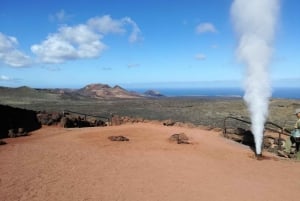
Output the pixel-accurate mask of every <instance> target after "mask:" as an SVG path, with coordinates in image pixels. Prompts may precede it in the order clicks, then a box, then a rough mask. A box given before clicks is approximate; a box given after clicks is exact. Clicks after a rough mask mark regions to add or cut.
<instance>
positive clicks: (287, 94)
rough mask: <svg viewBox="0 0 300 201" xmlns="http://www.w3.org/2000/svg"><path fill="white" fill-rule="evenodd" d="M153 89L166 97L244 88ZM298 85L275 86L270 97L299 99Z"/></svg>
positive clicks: (232, 93) (227, 93)
mask: <svg viewBox="0 0 300 201" xmlns="http://www.w3.org/2000/svg"><path fill="white" fill-rule="evenodd" d="M128 90H130V91H136V92H138V93H143V92H145V91H146V90H148V89H146V88H130V89H128ZM154 90H155V91H158V92H160V94H163V95H164V96H167V97H177V96H211V97H220V96H221V97H222V96H223V97H243V95H244V90H243V89H241V88H238V87H237V88H234V87H226V88H225V87H224V88H159V87H157V88H155V89H154ZM299 92H300V87H299V88H298V87H295V88H292V87H276V88H274V89H273V91H272V98H283V99H300V93H299Z"/></svg>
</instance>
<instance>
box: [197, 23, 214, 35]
mask: <svg viewBox="0 0 300 201" xmlns="http://www.w3.org/2000/svg"><path fill="white" fill-rule="evenodd" d="M207 32H211V33H217V29H216V28H215V26H214V25H213V24H212V23H209V22H205V23H201V24H199V25H198V26H197V27H196V33H198V34H202V33H207Z"/></svg>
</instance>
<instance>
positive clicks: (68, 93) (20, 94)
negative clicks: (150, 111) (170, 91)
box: [0, 83, 162, 103]
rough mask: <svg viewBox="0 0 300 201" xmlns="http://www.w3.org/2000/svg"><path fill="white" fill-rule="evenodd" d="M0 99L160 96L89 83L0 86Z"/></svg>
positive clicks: (28, 99)
mask: <svg viewBox="0 0 300 201" xmlns="http://www.w3.org/2000/svg"><path fill="white" fill-rule="evenodd" d="M0 95H1V100H2V101H1V100H0V103H1V102H2V103H3V102H5V101H4V100H18V101H20V100H22V101H24V103H26V102H32V100H37V101H38V100H41V101H46V102H47V101H59V100H62V99H71V100H86V99H113V98H116V99H123V98H124V99H138V98H145V97H158V96H162V95H161V94H160V93H159V92H156V91H152V90H149V91H146V92H145V93H144V94H140V93H137V92H131V91H127V90H126V89H124V88H122V87H120V86H118V85H116V86H114V87H110V86H109V85H107V84H99V83H98V84H89V85H86V86H85V87H83V88H80V89H66V88H53V89H51V88H50V89H43V88H30V87H27V86H22V87H17V88H11V87H0Z"/></svg>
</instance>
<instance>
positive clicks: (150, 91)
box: [144, 90, 164, 97]
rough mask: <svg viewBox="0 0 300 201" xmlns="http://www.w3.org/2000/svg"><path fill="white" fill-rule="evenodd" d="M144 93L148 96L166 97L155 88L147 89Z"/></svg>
mask: <svg viewBox="0 0 300 201" xmlns="http://www.w3.org/2000/svg"><path fill="white" fill-rule="evenodd" d="M144 94H145V95H146V96H151V97H164V95H163V94H161V93H160V92H158V91H154V90H148V91H145V92H144Z"/></svg>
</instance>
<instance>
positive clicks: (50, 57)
mask: <svg viewBox="0 0 300 201" xmlns="http://www.w3.org/2000/svg"><path fill="white" fill-rule="evenodd" d="M126 25H130V26H131V27H132V32H131V34H130V36H129V41H130V42H136V41H138V40H139V38H140V33H141V31H140V29H139V28H138V26H137V25H136V23H135V22H134V21H132V20H131V19H130V18H128V17H125V18H122V19H121V20H114V19H112V18H111V17H110V16H109V15H105V16H102V17H94V18H91V19H89V20H88V21H87V23H85V24H80V25H77V26H63V27H61V28H60V29H59V30H58V32H57V33H54V34H50V35H49V36H48V37H47V39H46V40H44V41H43V42H42V43H40V44H35V45H32V46H31V51H32V52H33V53H34V54H36V55H37V56H38V59H39V60H40V62H44V63H62V62H65V61H68V60H75V59H85V58H95V57H99V56H100V55H101V53H102V52H103V51H104V50H105V49H106V45H105V44H104V43H103V42H102V39H103V37H104V36H105V35H106V34H110V33H125V32H126V29H125V26H126Z"/></svg>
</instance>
